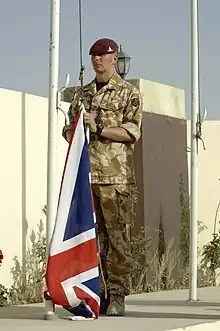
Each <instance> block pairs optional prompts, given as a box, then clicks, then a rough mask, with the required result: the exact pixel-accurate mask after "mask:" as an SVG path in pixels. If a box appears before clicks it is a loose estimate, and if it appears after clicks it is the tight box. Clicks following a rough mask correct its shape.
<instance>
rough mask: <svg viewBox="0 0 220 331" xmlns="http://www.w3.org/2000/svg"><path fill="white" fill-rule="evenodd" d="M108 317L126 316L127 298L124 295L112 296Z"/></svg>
mask: <svg viewBox="0 0 220 331" xmlns="http://www.w3.org/2000/svg"><path fill="white" fill-rule="evenodd" d="M106 315H107V316H124V315H125V297H124V296H122V295H115V294H114V295H111V296H110V304H109V306H108V309H107V312H106Z"/></svg>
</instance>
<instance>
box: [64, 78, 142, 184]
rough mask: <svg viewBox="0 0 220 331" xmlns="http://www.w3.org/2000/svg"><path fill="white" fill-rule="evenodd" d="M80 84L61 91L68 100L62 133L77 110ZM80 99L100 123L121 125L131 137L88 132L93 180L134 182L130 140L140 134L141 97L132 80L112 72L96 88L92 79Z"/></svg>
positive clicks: (93, 181)
mask: <svg viewBox="0 0 220 331" xmlns="http://www.w3.org/2000/svg"><path fill="white" fill-rule="evenodd" d="M80 97H81V94H80V88H79V87H71V88H68V89H67V90H66V91H65V93H64V101H67V102H71V106H70V108H69V111H68V116H69V121H70V124H69V125H66V126H64V128H63V136H64V137H66V131H67V130H69V129H71V128H72V125H73V122H74V116H75V114H76V112H77V110H78V105H79V100H80ZM83 103H84V106H85V109H86V111H87V112H91V111H96V112H97V113H98V116H97V119H96V120H97V121H98V124H101V125H102V126H104V127H106V126H113V127H121V128H123V129H125V130H126V131H127V132H128V133H129V134H130V135H131V136H132V137H133V140H132V142H125V143H123V142H116V141H112V140H109V139H105V138H102V137H100V136H98V135H96V134H91V140H90V143H89V153H90V164H91V176H92V183H93V184H119V183H120V184H126V183H135V173H134V144H135V142H136V141H137V140H138V139H139V138H140V134H141V133H140V127H141V121H142V98H141V95H140V92H139V90H138V89H137V88H136V87H134V86H133V85H132V84H130V83H128V82H126V81H124V80H123V79H121V78H120V76H118V75H117V74H114V75H113V76H112V78H111V79H110V80H109V82H108V84H107V85H105V86H103V87H102V88H101V89H100V90H98V91H97V89H96V81H95V80H93V81H92V82H91V83H90V84H88V85H86V86H84V88H83Z"/></svg>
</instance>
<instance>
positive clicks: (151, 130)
mask: <svg viewBox="0 0 220 331" xmlns="http://www.w3.org/2000/svg"><path fill="white" fill-rule="evenodd" d="M133 82H134V83H135V82H136V84H137V86H139V87H140V90H141V93H142V95H143V96H144V107H145V108H144V109H145V110H147V112H145V113H144V117H143V127H142V132H143V134H142V138H141V139H140V141H139V142H138V145H137V148H136V154H135V158H136V168H137V180H138V185H139V188H140V203H139V207H140V208H138V220H139V222H140V223H145V224H147V225H148V226H150V227H151V230H152V231H153V230H154V228H155V229H158V221H159V214H160V205H161V204H163V207H164V208H165V209H164V212H165V219H166V225H165V236H167V238H169V236H173V235H176V234H177V233H178V231H179V223H178V213H179V205H178V199H179V195H178V196H177V191H178V188H179V174H180V171H182V170H183V171H184V173H185V176H186V178H187V157H189V153H186V151H185V148H184V146H187V145H190V128H189V123H188V122H187V121H186V120H185V119H184V117H185V111H184V109H185V97H184V91H183V90H181V89H175V88H173V87H167V86H164V85H162V84H158V83H154V82H149V81H144V80H134V81H133ZM0 104H1V108H0V151H1V155H2V157H1V165H0V179H1V186H0V198H1V204H0V215H1V230H0V249H1V250H2V251H3V253H4V261H3V265H2V267H1V268H0V283H2V284H4V285H7V286H8V285H9V284H10V283H11V278H10V268H11V267H12V265H13V262H12V259H13V257H14V256H15V255H18V256H19V257H20V258H22V247H23V249H24V248H25V243H26V239H27V237H28V236H29V234H30V231H31V230H32V229H36V226H37V224H38V223H39V220H40V218H42V217H43V213H42V211H41V210H42V208H43V206H44V205H45V204H46V183H47V182H46V179H47V167H46V165H47V113H48V100H47V99H46V98H42V97H38V96H34V95H28V94H24V93H21V92H15V91H10V90H5V89H0ZM63 107H64V108H65V110H66V111H67V109H68V107H69V104H68V103H63ZM63 124H64V117H63V114H62V113H60V114H59V117H58V149H57V156H58V172H57V194H58V191H59V185H60V180H61V174H62V171H63V165H64V160H65V155H66V150H67V143H66V142H65V141H64V139H63V138H62V137H61V130H62V126H63ZM219 128H220V122H211V121H210V122H208V121H207V122H206V123H205V125H204V136H205V138H206V142H207V151H202V150H201V151H200V156H199V176H200V182H199V199H200V201H199V219H201V220H202V221H203V222H204V223H205V224H206V225H207V226H208V230H205V231H204V232H203V233H202V234H201V236H200V244H201V245H202V244H203V243H204V242H207V240H209V239H210V236H211V233H212V231H213V219H214V216H215V211H216V207H217V203H218V201H219V185H220V183H219V180H218V179H219V169H220V158H219V153H217V152H216V146H217V144H216V142H218V141H219V138H220V137H219V135H220V133H219V132H220V131H219ZM26 220H27V223H28V231H27V229H26ZM43 220H44V222H45V219H44V218H43ZM26 232H27V233H26ZM22 239H23V241H22Z"/></svg>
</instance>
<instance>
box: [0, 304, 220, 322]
mask: <svg viewBox="0 0 220 331" xmlns="http://www.w3.org/2000/svg"><path fill="white" fill-rule="evenodd" d="M136 304H137V303H136ZM151 305H152V302H151ZM56 312H57V315H58V316H59V318H61V319H66V318H67V317H68V316H70V314H68V312H66V311H65V310H64V309H62V308H57V309H56ZM126 317H129V318H146V319H147V318H148V319H149V318H154V319H158V318H163V319H191V320H220V314H218V315H211V314H209V315H207V314H202V313H200V314H195V313H192V314H190V313H181V312H178V313H176V312H170V313H169V312H141V311H127V312H126ZM126 317H125V318H126ZM0 319H13V320H16V319H25V320H43V319H44V309H43V308H42V307H27V306H26V307H21V306H19V307H1V308H0Z"/></svg>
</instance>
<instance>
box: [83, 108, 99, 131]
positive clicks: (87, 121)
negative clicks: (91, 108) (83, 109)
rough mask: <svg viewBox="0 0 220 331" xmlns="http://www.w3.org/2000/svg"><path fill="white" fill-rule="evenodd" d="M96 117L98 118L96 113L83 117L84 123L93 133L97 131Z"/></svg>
mask: <svg viewBox="0 0 220 331" xmlns="http://www.w3.org/2000/svg"><path fill="white" fill-rule="evenodd" d="M96 116H97V113H96V112H91V113H84V115H83V119H84V123H85V124H86V125H88V126H89V129H90V131H91V132H96V131H97V126H96V122H95V118H96Z"/></svg>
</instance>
